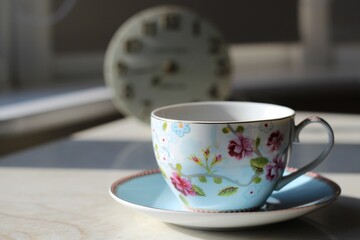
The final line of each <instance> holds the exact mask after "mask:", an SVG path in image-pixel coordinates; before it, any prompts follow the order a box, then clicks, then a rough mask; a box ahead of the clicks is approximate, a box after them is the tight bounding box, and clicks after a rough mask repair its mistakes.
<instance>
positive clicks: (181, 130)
mask: <svg viewBox="0 0 360 240" xmlns="http://www.w3.org/2000/svg"><path fill="white" fill-rule="evenodd" d="M171 129H172V130H173V132H174V133H176V135H178V136H179V137H183V136H184V135H185V133H189V132H190V126H189V124H188V123H182V122H174V123H172V124H171Z"/></svg>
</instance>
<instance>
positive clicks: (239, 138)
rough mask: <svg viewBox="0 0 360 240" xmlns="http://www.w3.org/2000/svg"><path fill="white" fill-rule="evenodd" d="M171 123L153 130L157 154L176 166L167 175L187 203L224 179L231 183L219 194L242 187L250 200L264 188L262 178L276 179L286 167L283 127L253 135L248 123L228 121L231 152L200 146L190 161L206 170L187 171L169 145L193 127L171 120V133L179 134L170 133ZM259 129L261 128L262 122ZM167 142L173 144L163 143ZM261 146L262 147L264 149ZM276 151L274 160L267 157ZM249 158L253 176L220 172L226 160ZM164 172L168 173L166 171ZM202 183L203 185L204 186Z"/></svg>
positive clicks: (161, 158)
mask: <svg viewBox="0 0 360 240" xmlns="http://www.w3.org/2000/svg"><path fill="white" fill-rule="evenodd" d="M168 124H169V123H166V122H164V123H163V125H162V127H161V129H153V131H154V132H155V134H154V135H153V137H154V144H155V145H154V149H155V155H156V158H157V159H158V160H161V161H163V160H164V159H170V160H172V161H168V167H170V168H171V169H172V174H171V176H169V177H167V176H165V177H166V178H167V179H169V181H170V182H171V184H172V185H173V186H174V188H175V189H176V190H177V191H178V193H179V194H180V195H179V198H180V199H181V200H182V201H183V203H185V204H186V205H188V204H189V203H188V201H187V200H186V198H187V197H203V196H207V194H208V193H207V191H206V190H204V189H203V187H201V186H203V185H204V184H209V183H211V184H213V183H214V184H217V185H219V186H220V185H222V184H223V183H224V182H226V183H227V185H226V186H222V187H219V190H218V191H217V194H216V195H217V196H220V197H228V196H232V195H235V194H237V193H238V190H239V189H240V188H244V191H242V194H243V197H244V198H246V199H248V198H253V197H255V196H257V195H258V194H259V192H260V190H261V186H260V185H259V183H261V182H262V181H269V182H274V181H276V180H277V179H278V178H279V177H280V176H281V174H282V172H283V171H284V169H285V157H284V156H285V152H286V149H283V144H284V136H283V133H281V132H280V131H279V130H273V131H271V132H268V133H267V134H264V135H261V136H258V137H255V138H251V137H250V135H249V134H247V132H250V131H251V130H250V129H249V130H248V129H246V126H245V127H244V126H242V125H238V126H232V125H230V124H227V125H226V126H224V127H223V128H222V129H221V132H222V134H225V135H227V136H229V141H228V144H227V151H226V152H222V151H217V147H216V146H208V147H205V148H203V149H199V150H198V151H197V152H196V153H195V152H194V153H193V154H190V155H189V156H188V157H187V160H186V161H190V162H192V163H193V164H194V166H198V167H200V169H202V170H201V171H200V170H199V172H197V173H187V172H186V171H185V170H184V169H183V164H184V163H182V162H181V161H176V160H174V159H171V156H170V155H169V154H168V153H169V152H170V151H169V150H168V149H167V148H168V147H169V146H168V145H170V144H175V142H176V139H172V138H177V137H178V138H183V137H184V136H185V134H186V133H189V132H190V126H189V124H186V123H181V122H173V123H170V124H171V132H172V133H175V135H172V136H170V134H171V132H169V131H168V129H169V128H168ZM267 124H268V125H267V126H271V129H272V128H273V124H272V123H271V122H267ZM259 128H260V129H261V128H262V125H261V126H259ZM263 132H266V131H263ZM231 136H232V137H231ZM166 139H167V140H169V139H171V140H174V141H171V142H170V141H166ZM164 142H167V143H169V144H163V143H164ZM173 142H174V143H173ZM260 145H261V146H262V148H261V149H260ZM264 148H265V149H267V152H262V151H265V150H264ZM274 152H277V155H276V156H275V157H274V158H273V159H268V158H267V157H266V156H267V153H274ZM245 159H247V160H248V161H249V165H250V167H251V169H252V171H253V175H252V176H251V177H250V178H249V179H247V180H246V179H245V180H244V179H241V182H240V180H239V179H235V178H231V177H229V176H225V175H222V174H221V173H219V172H218V169H217V165H219V164H221V163H222V162H223V161H245ZM162 172H163V174H164V175H165V171H162ZM195 180H196V181H195ZM195 182H196V183H195ZM199 183H201V184H202V185H201V186H200V185H199ZM185 197H186V198H185Z"/></svg>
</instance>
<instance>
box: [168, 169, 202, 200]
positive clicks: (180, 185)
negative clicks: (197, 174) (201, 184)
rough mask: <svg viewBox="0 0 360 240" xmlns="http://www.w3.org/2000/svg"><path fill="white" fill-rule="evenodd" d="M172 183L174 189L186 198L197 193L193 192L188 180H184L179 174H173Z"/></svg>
mask: <svg viewBox="0 0 360 240" xmlns="http://www.w3.org/2000/svg"><path fill="white" fill-rule="evenodd" d="M170 179H171V183H172V184H173V185H174V187H175V188H176V189H177V190H178V191H179V192H181V193H182V194H184V195H185V196H188V195H189V196H195V195H196V192H195V191H194V190H193V188H192V185H191V183H190V182H189V180H187V179H186V178H182V177H180V176H179V174H178V173H176V172H173V174H172V176H171V177H170Z"/></svg>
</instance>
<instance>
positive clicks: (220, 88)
mask: <svg viewBox="0 0 360 240" xmlns="http://www.w3.org/2000/svg"><path fill="white" fill-rule="evenodd" d="M104 74H105V81H106V83H107V85H108V86H109V87H110V89H111V90H112V91H113V100H114V103H115V105H116V106H117V107H118V109H119V110H120V111H121V112H123V113H125V114H128V115H133V116H136V117H137V118H139V119H141V120H144V121H146V122H148V121H149V117H150V113H151V111H152V110H153V109H155V108H157V107H160V106H164V105H169V104H175V103H181V102H193V101H204V100H221V99H224V98H225V97H226V95H227V93H228V87H229V81H230V60H229V55H228V48H227V44H226V42H225V41H224V38H223V37H222V35H221V33H220V32H219V31H218V30H217V29H216V28H215V27H214V26H213V25H212V24H211V23H210V22H208V21H207V20H205V19H203V18H201V17H200V16H198V15H197V14H195V13H194V12H192V11H190V10H188V9H185V8H182V7H176V6H161V7H155V8H150V9H147V10H144V11H142V12H140V13H138V14H136V15H134V16H133V17H131V18H130V19H128V20H127V21H126V22H125V23H124V24H123V25H122V26H120V28H119V29H118V30H117V32H116V33H115V35H114V36H113V38H112V40H111V42H110V44H109V47H108V49H107V51H106V54H105V65H104Z"/></svg>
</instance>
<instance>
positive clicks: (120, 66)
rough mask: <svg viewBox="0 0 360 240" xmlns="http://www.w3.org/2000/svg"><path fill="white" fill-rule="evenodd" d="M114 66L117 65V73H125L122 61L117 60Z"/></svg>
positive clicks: (125, 67)
mask: <svg viewBox="0 0 360 240" xmlns="http://www.w3.org/2000/svg"><path fill="white" fill-rule="evenodd" d="M116 67H117V71H118V73H119V75H125V74H126V73H127V71H128V68H127V66H126V65H125V63H123V62H118V63H117V65H116Z"/></svg>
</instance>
